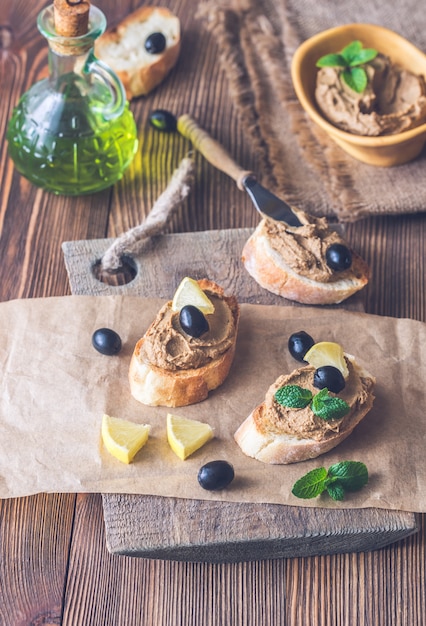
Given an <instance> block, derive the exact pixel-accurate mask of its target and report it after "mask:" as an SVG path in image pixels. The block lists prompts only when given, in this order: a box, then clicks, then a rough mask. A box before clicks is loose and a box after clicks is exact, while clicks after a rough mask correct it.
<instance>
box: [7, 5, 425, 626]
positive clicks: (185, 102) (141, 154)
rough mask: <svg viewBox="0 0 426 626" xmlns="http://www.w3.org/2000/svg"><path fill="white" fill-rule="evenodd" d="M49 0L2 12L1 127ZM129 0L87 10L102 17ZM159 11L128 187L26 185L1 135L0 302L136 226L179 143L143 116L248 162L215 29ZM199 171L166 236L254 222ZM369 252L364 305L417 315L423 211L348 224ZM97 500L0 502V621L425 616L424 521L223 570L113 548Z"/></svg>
mask: <svg viewBox="0 0 426 626" xmlns="http://www.w3.org/2000/svg"><path fill="white" fill-rule="evenodd" d="M45 4H46V2H45V1H44V0H34V1H33V2H32V3H31V4H28V3H27V2H26V0H13V1H11V2H9V3H4V2H2V3H1V6H0V84H1V90H0V102H1V106H0V133H1V136H2V137H4V135H5V132H6V126H7V121H8V119H9V117H10V114H11V111H12V107H13V106H14V105H15V104H16V102H17V100H18V97H19V95H20V94H21V93H22V92H24V91H25V90H26V89H28V87H29V86H30V85H31V84H32V83H33V82H34V81H35V80H36V79H37V78H38V77H39V76H40V75H42V73H43V72H44V71H45V68H46V62H47V48H46V45H45V41H44V40H43V39H42V37H41V36H40V35H39V33H38V31H37V29H36V25H35V20H36V16H37V13H38V12H39V10H40V9H41V8H42V7H43V6H44V5H45ZM140 4H141V3H140V1H138V0H134V1H131V0H121V2H113V1H112V0H103V1H102V2H99V3H98V5H99V6H100V8H101V9H103V11H104V12H105V13H106V15H107V18H108V22H109V24H110V25H113V24H114V23H115V22H116V21H117V20H118V19H119V18H121V17H122V16H124V15H125V14H127V13H129V12H130V11H131V10H133V9H134V8H136V7H137V6H139V5H140ZM152 4H163V5H167V6H169V7H170V8H171V9H172V10H173V11H174V12H176V13H177V14H178V15H179V17H180V19H181V22H182V28H183V32H184V39H183V47H182V53H181V57H180V60H179V63H178V65H177V67H176V68H175V71H174V72H173V73H172V74H171V75H170V76H169V78H168V79H167V80H166V81H165V82H164V83H163V85H161V86H160V87H159V88H158V89H157V90H156V91H155V92H153V93H152V94H150V95H149V96H147V97H145V98H141V99H139V100H137V101H135V102H133V103H132V110H133V111H134V114H135V118H136V120H137V124H138V128H139V138H140V149H139V151H138V154H137V156H136V158H135V161H134V164H133V165H132V167H131V168H130V170H129V171H128V173H127V174H126V176H125V178H124V179H123V181H121V182H120V183H119V184H117V185H116V186H114V188H113V189H111V190H107V191H105V192H102V193H99V194H96V195H93V196H87V197H81V198H66V197H61V196H54V195H52V194H48V193H45V192H43V191H41V190H39V189H37V188H35V187H33V186H32V185H30V184H29V183H28V182H26V181H25V180H24V179H23V178H22V177H21V176H19V174H18V173H17V172H16V171H15V170H14V168H13V164H12V163H11V161H10V160H9V158H8V156H7V144H6V142H5V141H2V143H1V144H0V272H1V273H0V300H1V301H5V300H9V299H13V298H32V297H44V296H54V295H67V294H69V293H70V288H69V285H68V279H67V274H66V269H65V265H64V262H63V256H62V251H61V244H62V242H63V241H71V240H76V239H95V238H104V237H116V236H117V235H119V234H121V233H122V232H124V231H125V230H127V229H128V228H130V227H132V226H135V225H137V224H139V223H140V222H141V221H142V220H143V218H144V217H145V216H146V215H147V213H148V212H149V210H150V208H151V206H152V203H153V201H154V200H155V199H156V198H157V197H158V195H159V194H160V193H161V191H162V190H163V189H164V188H165V186H166V184H167V180H168V179H169V177H170V175H171V172H172V171H173V170H174V169H175V167H176V166H177V165H178V163H179V161H180V159H181V158H182V157H183V156H185V155H186V154H187V152H188V151H189V150H190V146H189V144H188V143H187V142H186V141H185V140H182V139H181V138H178V137H176V136H174V135H162V134H155V133H153V132H150V131H149V129H148V127H147V117H148V115H149V112H150V111H151V110H152V109H155V108H168V109H171V110H173V111H174V112H177V113H183V112H189V113H191V114H192V115H193V116H194V117H196V118H197V119H198V121H199V122H200V123H201V124H202V125H203V126H204V127H205V128H207V129H208V130H209V131H211V132H212V133H213V134H214V136H215V137H216V138H217V139H219V140H220V141H221V142H222V143H223V144H224V145H225V146H226V147H227V148H228V149H229V150H231V152H232V153H233V155H234V157H235V158H236V160H238V161H239V162H240V163H241V164H242V165H243V166H244V167H247V168H248V169H256V160H255V155H254V154H253V153H252V152H251V150H250V145H249V144H248V142H247V140H246V138H245V137H244V133H243V132H242V127H241V124H240V120H239V119H238V116H237V114H236V111H235V109H234V107H233V105H232V101H231V99H230V94H229V92H228V88H227V84H226V80H225V77H224V75H223V74H222V73H221V71H220V68H219V67H218V63H217V54H216V50H215V46H214V43H213V42H212V40H211V38H210V35H209V34H208V33H206V32H204V31H202V30H201V25H200V23H199V22H198V21H197V19H196V17H195V15H194V12H195V10H194V3H193V2H192V1H191V0H175V1H173V0H167V1H164V2H159V1H157V0H155V1H153V2H152ZM195 160H196V166H197V175H196V182H195V185H194V189H193V191H192V193H191V195H190V197H189V198H188V200H187V201H186V202H185V203H184V205H182V207H181V208H180V209H179V210H178V211H177V213H176V215H175V216H174V218H173V220H172V221H171V224H170V229H169V231H170V232H187V231H200V230H209V229H225V228H245V227H254V226H255V225H256V223H257V216H256V215H255V214H254V211H253V209H252V207H251V205H250V202H249V200H248V199H247V198H246V197H245V196H244V195H243V194H242V193H241V192H240V191H238V190H237V189H236V187H235V185H234V183H233V182H232V181H230V180H229V179H227V177H226V176H225V175H223V174H220V173H218V172H215V171H214V170H213V169H212V168H211V167H210V166H209V165H208V164H207V163H206V162H205V161H203V160H202V158H201V157H199V156H198V155H195ZM346 235H347V238H348V239H349V241H350V242H351V244H352V245H353V246H354V247H356V248H357V249H358V250H359V251H360V253H361V254H362V255H363V256H364V257H365V258H366V260H367V261H368V262H369V264H370V266H371V268H372V272H373V278H372V281H371V283H370V285H369V286H368V287H367V288H366V290H365V297H366V310H367V312H369V313H373V314H378V315H391V316H395V317H408V318H412V319H418V320H422V321H426V314H425V306H426V299H425V282H424V258H425V235H426V219H425V216H424V214H417V215H415V216H405V217H380V218H371V219H366V220H363V221H362V222H358V223H356V224H351V225H348V226H347V231H346ZM102 515H103V514H102V501H101V496H100V495H85V494H78V495H67V494H65V495H64V494H62V495H58V494H42V495H37V496H31V497H28V498H19V499H16V500H3V501H1V502H0V626H24V625H25V626H28V625H41V624H44V625H45V626H53V625H58V624H60V625H63V626H79V625H81V626H83V625H84V626H89V625H90V626H95V625H96V626H97V625H99V626H105V625H110V624H111V625H114V626H115V625H124V624H125V625H126V626H133V625H135V626H136V625H137V624H138V625H139V624H144V625H149V626H150V625H153V626H154V625H155V626H158V625H166V624H167V625H169V624H185V625H191V624H193V625H194V626H195V625H197V626H199V625H200V624H203V625H205V626H212V625H215V626H216V625H217V626H219V625H225V624H229V625H231V624H232V625H233V626H234V625H237V626H240V625H241V626H242V625H245V624H250V625H252V626H264V625H265V624H301V625H302V624H303V625H305V624H310V625H312V626H317V625H318V626H320V625H321V626H323V625H324V626H325V625H330V624H333V625H334V624H336V625H343V624H347V625H348V626H349V625H352V624H375V625H380V626H381V625H383V626H387V625H389V624H392V625H395V626H418V625H420V626H422V625H424V624H426V617H425V616H426V571H425V570H426V537H425V516H424V515H422V516H420V520H421V528H420V531H419V532H418V533H417V534H416V535H414V536H412V537H410V538H408V539H405V540H403V541H401V542H398V543H396V544H393V545H391V546H389V547H387V548H383V549H380V550H375V551H372V552H368V553H360V554H351V553H350V554H337V555H332V556H320V557H311V558H293V559H274V560H266V561H254V562H247V563H232V564H210V565H208V564H204V563H189V564H188V563H176V562H170V561H153V560H149V559H135V558H130V557H119V556H112V555H110V554H109V553H108V552H107V549H106V546H105V536H104V523H103V516H102Z"/></svg>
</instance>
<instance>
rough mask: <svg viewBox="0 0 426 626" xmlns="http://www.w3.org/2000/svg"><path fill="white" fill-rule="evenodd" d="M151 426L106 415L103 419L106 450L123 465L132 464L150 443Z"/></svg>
mask: <svg viewBox="0 0 426 626" xmlns="http://www.w3.org/2000/svg"><path fill="white" fill-rule="evenodd" d="M150 430H151V426H150V425H149V424H134V423H133V422H128V421H127V420H123V419H120V418H119V417H111V415H106V414H105V415H104V416H103V418H102V440H103V442H104V445H105V448H106V449H107V450H108V452H109V453H110V454H112V456H115V458H116V459H118V460H119V461H121V462H122V463H130V462H131V461H132V460H133V457H134V456H135V454H136V453H137V452H139V450H140V449H141V448H142V446H144V445H145V444H146V442H147V441H148V436H149V431H150Z"/></svg>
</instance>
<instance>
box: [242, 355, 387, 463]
mask: <svg viewBox="0 0 426 626" xmlns="http://www.w3.org/2000/svg"><path fill="white" fill-rule="evenodd" d="M346 356H348V355H346ZM351 360H352V363H353V365H354V367H355V368H356V369H357V370H358V373H359V374H360V376H361V377H362V378H363V379H365V380H366V382H367V384H368V386H369V387H370V392H369V393H368V395H367V397H366V399H365V401H364V402H363V403H362V404H361V405H359V406H358V408H357V410H356V411H355V412H354V413H353V414H352V416H351V419H350V421H348V423H347V424H346V425H345V428H344V429H342V430H341V431H340V432H339V433H336V434H333V435H331V436H330V435H328V436H327V437H324V439H322V440H319V441H317V440H315V439H310V438H301V437H297V436H295V435H289V434H281V435H280V434H277V433H274V432H270V431H268V428H267V424H266V423H265V420H264V414H265V409H266V407H265V403H264V402H262V404H260V405H259V406H257V407H256V408H255V409H254V410H253V411H252V412H251V413H250V415H249V416H248V417H247V418H246V419H245V420H244V422H243V423H242V424H241V426H240V427H239V428H238V430H237V431H236V433H235V435H234V438H235V441H236V442H237V444H238V445H239V446H240V448H241V450H242V451H243V452H244V454H246V455H247V456H250V457H253V458H255V459H257V460H258V461H262V462H263V463H270V464H271V465H274V464H275V465H288V464H290V463H298V462H299V461H306V460H307V459H314V458H316V457H317V456H320V455H321V454H325V453H326V452H329V451H330V450H332V449H333V448H335V447H336V446H337V445H339V443H341V442H342V441H343V440H344V439H346V438H347V437H348V436H349V435H350V434H351V433H352V431H353V430H354V428H355V427H356V426H357V425H358V424H359V423H360V422H361V420H362V419H363V418H364V417H365V416H366V415H367V413H368V412H369V411H370V409H371V407H372V406H373V402H374V394H373V391H372V389H373V386H374V384H375V378H374V377H373V376H372V375H371V374H369V373H368V372H367V371H366V370H364V369H362V368H360V367H359V366H358V365H357V364H356V363H355V361H354V360H353V357H351ZM256 422H257V423H258V424H259V423H261V424H262V426H264V427H265V428H264V430H263V432H260V431H259V429H258V427H257V425H256Z"/></svg>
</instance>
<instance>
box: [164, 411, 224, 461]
mask: <svg viewBox="0 0 426 626" xmlns="http://www.w3.org/2000/svg"><path fill="white" fill-rule="evenodd" d="M212 437H213V429H212V427H211V426H210V425H209V424H205V423H204V422H198V421H197V420H191V419H188V418H186V417H178V416H177V415H172V414H171V413H168V414H167V439H168V442H169V445H170V447H171V449H172V450H173V452H174V453H175V454H176V455H177V456H178V457H179V458H180V459H182V461H184V460H185V459H186V458H187V457H189V456H190V455H191V454H193V453H194V452H195V451H196V450H198V449H199V448H201V446H203V445H204V444H205V443H206V442H207V441H209V439H211V438H212Z"/></svg>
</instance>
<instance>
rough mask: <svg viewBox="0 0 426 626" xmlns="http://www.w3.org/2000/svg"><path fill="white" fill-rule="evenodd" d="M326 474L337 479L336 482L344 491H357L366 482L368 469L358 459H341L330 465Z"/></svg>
mask: <svg viewBox="0 0 426 626" xmlns="http://www.w3.org/2000/svg"><path fill="white" fill-rule="evenodd" d="M328 475H329V476H330V477H332V478H336V479H338V484H340V485H342V487H343V488H344V489H345V490H346V491H358V490H359V489H361V488H362V487H364V485H366V484H367V482H368V469H367V466H366V465H365V464H364V463H361V462H360V461H341V462H340V463H336V464H335V465H332V466H331V467H330V468H329V470H328Z"/></svg>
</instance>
